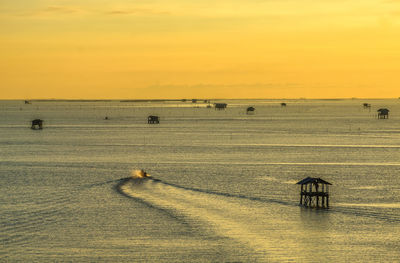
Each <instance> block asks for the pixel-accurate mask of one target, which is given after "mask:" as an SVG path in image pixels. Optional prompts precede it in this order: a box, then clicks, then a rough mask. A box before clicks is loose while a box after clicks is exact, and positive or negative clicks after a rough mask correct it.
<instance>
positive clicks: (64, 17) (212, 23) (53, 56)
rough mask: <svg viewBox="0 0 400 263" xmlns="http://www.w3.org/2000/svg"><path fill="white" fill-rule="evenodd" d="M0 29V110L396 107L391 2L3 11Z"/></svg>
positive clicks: (273, 0) (17, 3)
mask: <svg viewBox="0 0 400 263" xmlns="http://www.w3.org/2000/svg"><path fill="white" fill-rule="evenodd" d="M199 2H201V3H199ZM0 25H1V26H0V52H1V61H2V63H0V87H1V92H0V99H25V98H27V99H34V98H69V99H80V98H82V99H83V98H86V99H100V98H104V99H119V98H132V99H140V98H192V97H196V98H298V97H306V98H332V97H364V98H365V97H376V98H384V97H399V96H400V89H399V87H400V77H399V76H400V33H399V32H400V1H396V0H363V1H345V0H321V1H318V2H317V1H311V0H285V1H278V0H246V1H244V0H230V1H227V0H221V1H214V0H213V1H210V0H204V1H194V0H185V1H184V0H169V1H166V0H164V1H163V0H153V1H145V0H137V1H128V0H115V1H105V0H97V1H95V0H80V1H78V0H36V1H32V0H3V1H1V3H0Z"/></svg>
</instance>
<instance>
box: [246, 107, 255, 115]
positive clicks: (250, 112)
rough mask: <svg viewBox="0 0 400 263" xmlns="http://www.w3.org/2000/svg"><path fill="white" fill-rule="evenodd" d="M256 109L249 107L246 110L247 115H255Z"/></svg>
mask: <svg viewBox="0 0 400 263" xmlns="http://www.w3.org/2000/svg"><path fill="white" fill-rule="evenodd" d="M255 110H256V109H255V108H254V107H248V108H247V109H246V114H248V115H251V114H254V111H255Z"/></svg>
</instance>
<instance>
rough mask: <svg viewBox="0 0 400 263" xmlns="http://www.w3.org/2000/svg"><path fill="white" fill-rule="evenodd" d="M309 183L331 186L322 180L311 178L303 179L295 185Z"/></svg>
mask: <svg viewBox="0 0 400 263" xmlns="http://www.w3.org/2000/svg"><path fill="white" fill-rule="evenodd" d="M310 183H319V184H329V185H332V184H331V183H329V182H327V181H325V180H322V179H321V178H313V177H307V178H304V179H303V180H301V181H299V182H297V183H296V184H310Z"/></svg>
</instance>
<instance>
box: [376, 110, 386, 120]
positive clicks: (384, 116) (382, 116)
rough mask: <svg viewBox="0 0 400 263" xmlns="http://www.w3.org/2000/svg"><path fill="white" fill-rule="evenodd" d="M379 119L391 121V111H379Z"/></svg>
mask: <svg viewBox="0 0 400 263" xmlns="http://www.w3.org/2000/svg"><path fill="white" fill-rule="evenodd" d="M377 112H378V119H389V110H388V109H386V108H382V109H379V110H377Z"/></svg>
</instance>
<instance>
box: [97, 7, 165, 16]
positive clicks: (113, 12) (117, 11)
mask: <svg viewBox="0 0 400 263" xmlns="http://www.w3.org/2000/svg"><path fill="white" fill-rule="evenodd" d="M105 14H106V15H168V14H169V13H168V12H165V11H157V10H153V9H146V8H134V9H126V10H125V9H114V10H111V11H107V12H105Z"/></svg>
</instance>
